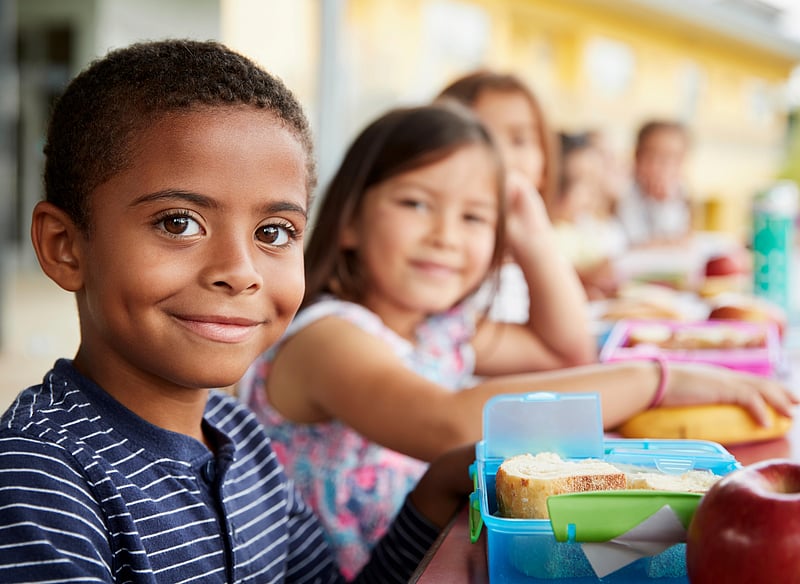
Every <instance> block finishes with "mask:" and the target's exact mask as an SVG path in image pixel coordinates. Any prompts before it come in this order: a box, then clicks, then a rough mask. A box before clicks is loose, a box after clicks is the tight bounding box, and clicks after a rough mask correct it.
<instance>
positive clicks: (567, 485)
mask: <svg viewBox="0 0 800 584" xmlns="http://www.w3.org/2000/svg"><path fill="white" fill-rule="evenodd" d="M626 487H627V479H626V476H625V473H624V472H622V471H621V470H619V469H618V468H617V467H615V466H614V465H612V464H609V463H607V462H603V461H602V460H596V459H583V460H580V461H571V460H563V459H562V458H561V457H560V456H558V455H557V454H555V453H552V452H542V453H539V454H537V455H536V456H534V455H532V454H520V455H518V456H512V457H511V458H507V459H506V460H504V461H503V463H502V464H501V465H500V467H499V468H498V469H497V475H496V476H495V488H496V491H497V506H498V511H499V514H500V515H501V516H503V517H512V518H517V519H547V518H549V514H548V512H547V497H549V496H550V495H561V494H563V493H578V492H584V491H608V490H619V489H625V488H626Z"/></svg>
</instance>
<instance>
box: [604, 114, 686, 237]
mask: <svg viewBox="0 0 800 584" xmlns="http://www.w3.org/2000/svg"><path fill="white" fill-rule="evenodd" d="M688 150H689V134H688V132H687V130H686V128H685V127H684V126H683V124H681V123H679V122H674V121H669V120H652V121H649V122H647V123H645V124H643V125H642V126H641V128H640V129H639V132H638V134H637V138H636V151H635V154H634V168H633V184H632V185H631V188H630V190H629V191H628V192H627V193H626V195H624V196H623V197H621V198H620V200H619V201H618V204H617V216H618V217H619V220H620V222H621V224H622V227H623V229H624V230H625V233H626V235H627V238H628V245H629V246H631V247H642V246H653V245H662V244H675V243H681V242H685V241H686V240H687V238H688V236H689V234H690V228H691V216H690V210H689V203H688V201H687V198H686V197H687V195H686V190H685V187H684V184H683V176H682V172H683V165H684V161H685V159H686V154H687V152H688Z"/></svg>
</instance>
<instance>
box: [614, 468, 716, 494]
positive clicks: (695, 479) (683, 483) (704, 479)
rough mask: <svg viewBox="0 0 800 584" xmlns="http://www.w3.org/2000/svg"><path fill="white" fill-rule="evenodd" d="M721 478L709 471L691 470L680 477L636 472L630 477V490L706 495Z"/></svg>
mask: <svg viewBox="0 0 800 584" xmlns="http://www.w3.org/2000/svg"><path fill="white" fill-rule="evenodd" d="M720 478H721V477H720V476H719V475H715V474H714V473H712V472H711V471H708V470H690V471H687V472H685V473H683V474H679V475H668V474H663V473H659V472H634V473H631V474H629V475H628V488H629V489H646V490H653V491H678V492H686V493H705V492H706V491H707V490H708V489H709V488H711V485H713V484H714V483H716V482H717V481H718V480H719V479H720Z"/></svg>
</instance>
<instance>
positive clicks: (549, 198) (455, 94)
mask: <svg viewBox="0 0 800 584" xmlns="http://www.w3.org/2000/svg"><path fill="white" fill-rule="evenodd" d="M489 91H495V92H500V93H519V94H522V95H524V96H525V99H526V100H527V101H528V103H529V104H530V106H531V109H532V110H533V113H534V116H535V117H536V122H537V123H538V124H539V137H540V140H541V144H540V147H541V149H542V152H544V169H543V176H542V184H540V185H534V186H535V187H536V188H537V189H538V190H539V193H540V194H541V195H542V199H543V200H544V202H545V206H546V207H547V208H548V209H549V208H550V204H551V203H552V202H553V201H554V199H555V197H556V195H557V189H558V172H559V171H558V164H559V160H558V146H557V144H556V136H555V133H554V132H553V131H552V129H551V128H550V126H549V125H548V123H547V119H546V118H545V115H544V110H543V108H542V105H541V103H540V102H539V100H538V99H537V98H536V95H535V94H534V93H533V91H532V90H531V88H530V87H529V86H528V85H527V84H526V83H525V82H524V81H522V79H520V78H519V77H517V76H516V75H513V74H511V73H498V72H495V71H489V70H483V69H481V70H478V71H473V72H472V73H468V74H466V75H464V76H463V77H460V78H458V79H456V80H455V81H453V82H452V83H450V85H448V86H447V87H445V88H444V89H443V90H442V91H441V93H439V96H438V98H437V99H442V98H450V99H455V100H456V101H459V102H461V103H463V104H464V105H466V106H467V107H470V108H471V107H473V106H474V105H475V103H476V102H477V101H478V99H479V98H480V96H481V95H483V94H484V93H485V92H489Z"/></svg>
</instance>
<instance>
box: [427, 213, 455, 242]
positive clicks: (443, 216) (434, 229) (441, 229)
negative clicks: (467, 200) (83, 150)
mask: <svg viewBox="0 0 800 584" xmlns="http://www.w3.org/2000/svg"><path fill="white" fill-rule="evenodd" d="M431 223H432V225H431V237H432V238H433V240H434V241H435V242H436V243H437V244H438V245H442V246H448V245H454V244H455V243H456V242H457V241H458V238H459V234H460V227H461V223H460V221H459V216H458V214H457V213H444V212H442V213H436V214H435V215H434V216H433V217H432V221H431Z"/></svg>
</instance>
